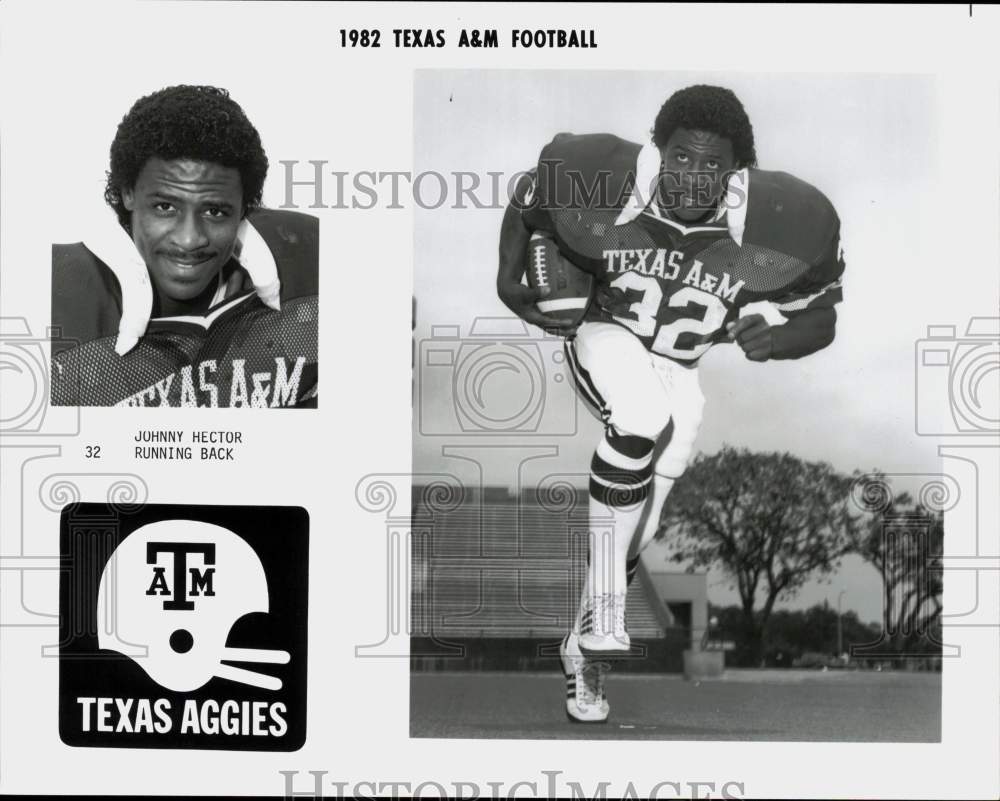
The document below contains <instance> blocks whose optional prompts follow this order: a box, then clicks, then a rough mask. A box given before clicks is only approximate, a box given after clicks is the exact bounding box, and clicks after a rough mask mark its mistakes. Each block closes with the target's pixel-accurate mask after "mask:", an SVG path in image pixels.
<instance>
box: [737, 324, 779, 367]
mask: <svg viewBox="0 0 1000 801" xmlns="http://www.w3.org/2000/svg"><path fill="white" fill-rule="evenodd" d="M773 331H774V326H772V325H771V324H770V323H769V322H768V321H767V320H765V319H764V315H762V314H748V315H747V316H746V317H741V318H740V319H739V320H737V321H736V322H734V323H729V325H727V326H726V333H727V334H728V335H729V341H730V342H735V343H737V344H738V345H739V346H740V347H741V348H743V352H744V353H745V354H746V356H747V358H748V359H749V360H750V361H752V362H766V361H767V360H768V359H770V358H771V356H772V355H773V354H774V333H773Z"/></svg>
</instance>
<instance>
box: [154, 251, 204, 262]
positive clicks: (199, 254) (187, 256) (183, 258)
mask: <svg viewBox="0 0 1000 801" xmlns="http://www.w3.org/2000/svg"><path fill="white" fill-rule="evenodd" d="M157 252H158V253H159V254H160V255H161V256H166V257H167V258H168V259H171V260H173V261H180V262H190V263H192V264H196V263H198V262H202V261H208V260H209V259H211V258H214V256H215V252H214V251H211V250H192V251H187V250H169V249H168V250H159V251H157Z"/></svg>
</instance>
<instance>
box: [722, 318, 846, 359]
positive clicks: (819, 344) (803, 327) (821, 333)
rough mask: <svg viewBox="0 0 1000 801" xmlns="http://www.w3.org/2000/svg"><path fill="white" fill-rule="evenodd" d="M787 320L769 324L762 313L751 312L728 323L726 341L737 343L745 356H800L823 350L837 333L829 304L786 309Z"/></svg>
mask: <svg viewBox="0 0 1000 801" xmlns="http://www.w3.org/2000/svg"><path fill="white" fill-rule="evenodd" d="M785 316H786V317H787V318H788V322H786V323H783V324H782V325H771V324H770V323H768V322H767V320H765V319H764V316H763V315H760V314H751V315H748V316H746V317H742V318H740V319H739V320H737V321H736V322H735V323H731V324H730V325H729V328H728V331H729V340H730V341H731V342H736V343H737V344H739V346H740V347H741V348H743V352H744V353H746V356H747V358H748V359H750V360H751V361H754V362H765V361H767V360H768V359H800V358H802V357H803V356H808V355H809V354H810V353H815V352H816V351H818V350H822V349H823V348H825V347H826V346H827V345H829V344H830V343H831V342H833V339H834V337H835V336H836V327H837V312H836V310H835V309H834V308H833V307H832V306H829V307H821V308H815V309H805V310H803V311H799V312H785Z"/></svg>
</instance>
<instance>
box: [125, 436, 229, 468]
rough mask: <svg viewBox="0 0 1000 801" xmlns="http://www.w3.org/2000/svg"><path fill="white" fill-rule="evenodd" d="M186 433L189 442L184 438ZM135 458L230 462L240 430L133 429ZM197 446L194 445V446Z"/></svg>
mask: <svg viewBox="0 0 1000 801" xmlns="http://www.w3.org/2000/svg"><path fill="white" fill-rule="evenodd" d="M185 434H188V435H189V437H188V439H189V441H190V443H191V444H187V442H186V441H185ZM134 439H135V441H136V442H137V443H143V444H138V445H135V458H136V459H143V460H157V459H165V460H171V459H176V460H178V461H191V460H192V459H194V458H196V457H197V458H198V459H201V460H203V461H216V462H232V461H235V459H236V457H235V456H234V455H233V449H234V448H235V446H236V445H242V444H243V432H242V431H188V432H185V431H183V430H182V429H173V428H172V429H145V428H141V429H139V430H138V431H136V433H135V437H134ZM194 446H197V447H194Z"/></svg>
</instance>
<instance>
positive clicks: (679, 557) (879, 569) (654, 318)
mask: <svg viewBox="0 0 1000 801" xmlns="http://www.w3.org/2000/svg"><path fill="white" fill-rule="evenodd" d="M441 98H446V99H447V103H444V102H443V101H441V100H440V99H441ZM582 98H586V102H583V100H582ZM935 109H936V107H935V101H934V95H933V92H932V91H931V89H930V86H929V84H927V83H926V82H923V81H922V80H921V79H919V78H916V77H904V76H899V77H890V76H870V77H849V76H837V75H823V76H807V75H801V76H798V75H791V76H770V75H764V76H753V75H744V74H740V73H736V74H727V75H724V74H713V73H698V74H695V73H692V74H689V75H688V74H682V73H676V74H657V73H627V74H624V73H623V74H618V73H612V72H551V71H550V72H545V73H542V72H503V71H480V72H472V71H465V72H461V71H444V70H442V71H425V72H423V73H421V75H420V77H419V79H418V81H417V84H416V100H415V136H416V147H415V153H416V160H417V163H416V164H415V167H416V168H417V169H418V170H422V169H425V170H430V169H438V170H440V169H441V168H442V165H447V164H448V163H449V159H451V162H450V163H452V164H454V165H455V167H454V169H455V170H456V171H457V170H462V171H468V172H471V173H473V174H476V175H479V176H487V175H490V176H492V175H495V174H502V175H503V176H504V179H505V181H506V187H507V190H508V193H507V195H506V197H505V198H504V199H503V201H502V202H501V203H497V204H487V203H483V204H482V205H470V204H469V203H468V202H461V203H456V204H455V205H453V206H452V207H451V208H444V207H442V208H436V209H422V210H420V211H418V212H417V214H416V225H415V228H416V237H415V239H416V250H415V266H414V292H415V298H416V308H417V319H416V322H415V333H414V336H415V354H416V358H415V362H414V379H415V384H416V388H415V396H414V403H415V408H414V416H413V420H414V429H413V431H414V450H413V453H414V457H413V462H414V474H415V478H414V481H413V501H412V503H413V521H414V522H413V526H414V532H415V536H416V532H417V531H418V530H419V531H421V532H422V534H421V536H422V537H423V539H422V540H421V541H420V545H419V547H418V546H417V545H415V546H414V549H413V557H412V562H411V569H412V571H413V575H414V580H413V591H412V595H411V604H412V612H411V619H412V622H413V629H412V633H411V639H410V642H411V693H410V698H411V708H410V711H411V718H410V723H411V736H416V737H445V738H450V737H502V738H506V737H513V738H528V739H541V738H570V739H575V738H587V737H594V736H596V737H599V738H602V739H603V738H609V737H620V738H623V739H681V740H683V739H736V740H756V739H763V740H797V741H835V740H841V741H842V740H850V741H876V740H883V741H907V742H916V741H919V742H934V741H937V740H939V738H940V726H941V663H942V662H941V657H942V653H943V651H942V641H941V633H940V632H941V617H940V614H941V606H942V585H941V582H940V581H939V580H934V579H927V578H926V577H924V576H921V575H918V574H917V573H915V572H913V571H914V568H912V562H908V563H906V564H907V565H910V567H905V569H904V567H903V565H904V563H903V562H899V564H896V562H894V561H893V560H897V561H898V560H900V559H901V557H900V556H899V554H900V553H902V551H901V550H899V549H898V548H897V550H893V549H892V548H888V547H887V546H886V540H885V539H884V537H883V536H882V535H883V533H884V532H885V531H886V530H887V528H886V527H887V526H888V525H889V523H890V522H893V521H894V522H893V525H895V526H897V527H899V526H902V527H903V528H897V529H894V530H897V531H898V530H904V529H905V532H906V533H905V537H906V538H909V539H907V540H906V541H907V542H908V543H911V544H916V543H917V542H919V543H920V547H921V548H924V549H925V550H924V551H923V552H925V553H940V549H941V547H942V541H943V522H942V520H943V518H942V510H941V508H940V507H935V506H934V505H933V504H932V503H930V502H929V501H928V500H927V498H928V493H927V492H925V491H924V490H923V489H922V486H923V484H921V482H930V481H932V477H933V476H934V475H936V474H937V471H938V470H939V468H938V457H937V454H936V452H935V450H934V448H933V446H932V445H931V444H929V443H927V442H926V441H925V440H923V439H922V438H920V437H919V436H916V435H915V434H914V429H913V422H912V410H913V398H912V394H909V395H907V394H906V392H904V391H903V389H905V388H907V386H908V382H909V386H910V387H912V370H913V361H912V352H913V347H914V342H916V341H918V340H919V339H920V337H921V335H922V334H923V333H925V332H926V326H927V322H928V321H927V320H926V319H925V311H924V309H925V308H926V306H923V307H922V306H921V304H920V303H919V302H914V303H912V304H907V305H906V307H905V308H903V307H901V306H900V304H894V305H893V312H892V313H891V321H892V322H891V324H889V317H887V316H886V315H885V314H883V313H882V311H880V304H881V303H882V302H883V301H885V299H886V298H887V297H889V296H891V295H892V293H893V292H894V290H893V289H892V287H894V286H896V285H898V284H899V283H900V282H905V283H906V285H907V286H909V287H916V286H919V285H918V284H917V283H916V281H917V279H916V276H918V275H927V274H929V273H930V272H931V271H932V270H933V263H932V262H931V261H930V260H929V259H928V257H927V256H926V254H925V253H924V252H922V251H921V250H920V248H918V247H917V245H916V243H915V242H914V241H913V239H912V237H910V236H909V235H908V233H907V232H908V231H910V230H916V227H919V223H918V221H919V220H921V219H922V215H924V214H925V210H924V208H923V207H922V205H921V204H920V202H919V200H918V198H919V197H920V196H921V195H922V194H926V192H927V191H929V189H928V187H931V188H932V187H933V186H934V181H935V180H936V179H935V175H936V173H935V170H936V159H937V155H936V152H935V149H934V148H935V141H934V134H933V130H934V126H933V124H932V121H933V120H934V119H935V114H936V110H935ZM904 121H905V122H904ZM497 131H502V132H503V133H502V134H501V135H498V134H496V132H497ZM501 171H502V172H501ZM485 180H486V179H485V177H484V178H483V183H485ZM466 185H472V184H471V183H470V182H469V181H466ZM463 200H464V199H463ZM890 218H891V219H890ZM845 232H846V233H845ZM484 243H490V244H491V246H492V247H494V248H495V249H494V250H492V251H491V250H490V248H489V247H487V246H485V245H484ZM456 276H460V278H457V277H456ZM913 291H914V292H918V293H919V290H917V289H913ZM911 393H912V390H911ZM908 415H909V416H908ZM892 469H895V470H897V471H898V475H896V476H895V477H891V478H890V477H887V475H886V474H887V473H888V472H889V471H890V470H892ZM874 487H878V488H880V490H879V491H883V490H884V491H885V493H886V497H888V498H889V499H890V501H889V502H887V504H885V505H883V506H881V507H878V508H876V506H877V505H875V504H873V503H871V502H870V501H871V496H872V490H873V488H874ZM444 488H447V489H448V491H447V492H445V491H444ZM918 498H919V500H917V499H918ZM899 521H903V522H899ZM904 524H905V525H904ZM918 529H919V533H918ZM893 536H896V535H895V534H894V535H893ZM900 536H903V535H900ZM894 542H895V541H894ZM894 547H896V546H894ZM907 571H910V572H907ZM903 597H905V598H906V601H905V603H903V602H901V601H900V600H899V599H900V598H903ZM834 677H835V678H834ZM723 680H724V681H723ZM792 682H794V683H803V684H804V685H806V686H807V687H808V692H807V695H808V696H809V698H810V699H811V700H810V701H809V702H808V703H807V704H806V705H805V706H802V705H800V704H801V701H800V700H796V697H795V696H796V691H790V690H789V689H788V687H789V684H790V683H792ZM695 687H700V689H698V690H697V691H695V690H694V689H693V688H695ZM723 688H725V689H723ZM813 704H816V705H820V706H822V707H823V708H825V709H829V710H830V711H829V713H828V714H824V715H822V716H816V715H812V716H811V715H810V714H809V710H811V709H813V708H814V707H813V706H812V705H813ZM751 708H752V709H753V710H754V712H753V713H752V714H749V713H746V712H745V710H746V709H751ZM595 724H596V725H595ZM584 732H586V733H584ZM595 732H596V733H595Z"/></svg>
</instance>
